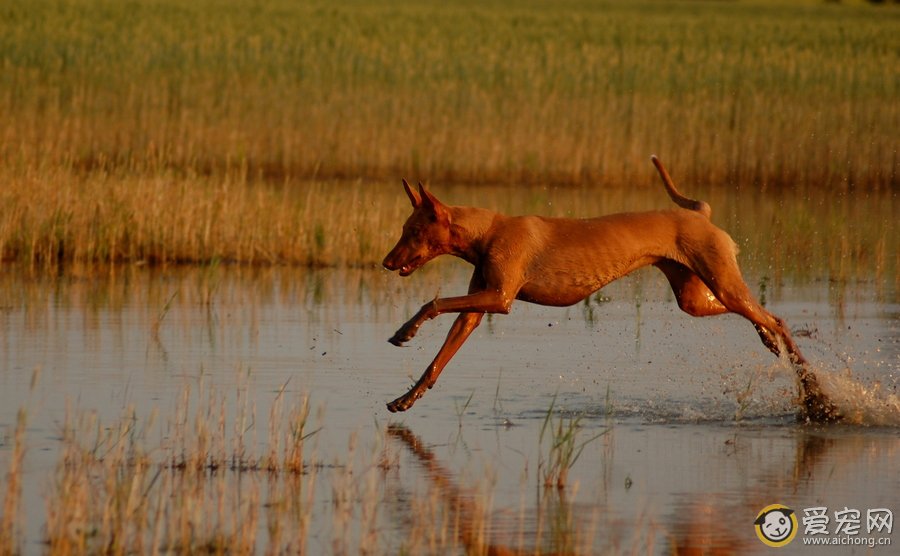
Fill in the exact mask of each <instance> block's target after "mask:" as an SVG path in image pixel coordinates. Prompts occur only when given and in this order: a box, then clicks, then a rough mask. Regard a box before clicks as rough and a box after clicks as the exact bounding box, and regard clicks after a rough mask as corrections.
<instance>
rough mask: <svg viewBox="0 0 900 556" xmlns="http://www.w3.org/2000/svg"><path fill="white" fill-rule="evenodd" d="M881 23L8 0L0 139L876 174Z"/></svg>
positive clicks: (372, 159) (412, 159)
mask: <svg viewBox="0 0 900 556" xmlns="http://www.w3.org/2000/svg"><path fill="white" fill-rule="evenodd" d="M785 4H786V5H785ZM898 36H900V15H898V10H897V9H895V8H894V7H889V6H882V7H876V6H871V5H868V4H864V3H862V2H852V3H851V2H846V3H833V4H826V3H823V2H802V1H800V2H791V3H782V2H767V1H765V0H763V1H751V0H748V1H743V2H664V1H643V2H632V1H606V2H591V1H587V0H571V1H566V2H552V3H544V2H511V1H506V0H493V1H489V2H417V1H407V0H382V1H378V2H344V3H341V4H340V5H334V3H331V2H293V1H288V0H274V1H272V2H251V1H244V0H230V1H226V2H220V1H211V0H201V1H199V2H188V1H186V0H183V1H182V0H136V1H134V2H127V3H122V2H118V1H114V0H80V1H77V2H64V1H56V0H53V1H48V0H27V1H24V0H10V2H7V3H6V5H5V7H4V9H3V11H2V14H0V64H2V65H0V67H2V72H0V113H2V114H4V118H3V121H2V124H0V160H2V162H3V165H4V166H7V167H13V168H18V169H24V168H46V167H48V166H50V167H56V166H60V165H61V166H63V167H66V168H76V169H85V168H89V169H97V168H101V169H107V170H109V169H120V168H124V169H126V170H128V171H131V172H139V173H143V174H147V173H149V174H156V173H158V172H160V171H161V170H162V169H174V170H176V171H178V172H181V173H183V174H184V175H188V176H190V175H193V174H214V175H221V174H222V173H228V172H239V173H250V174H251V175H260V174H261V175H264V176H267V177H271V178H278V179H282V178H284V177H293V178H297V177H304V178H309V177H318V178H322V177H324V178H331V177H352V178H356V177H366V178H395V177H396V176H398V175H400V174H403V175H415V176H422V177H428V178H429V179H432V180H449V181H464V182H476V183H483V182H521V181H531V182H546V181H553V182H558V183H595V182H599V183H604V184H619V183H631V182H633V181H635V180H637V181H642V180H643V181H645V180H646V178H645V177H644V173H643V172H638V171H637V170H636V169H637V168H640V167H642V166H640V165H642V164H643V163H644V161H645V160H646V157H647V156H648V155H649V154H651V153H653V152H656V153H659V154H661V155H663V156H664V160H668V161H670V162H671V163H672V164H677V165H679V166H682V167H684V168H685V169H686V171H687V173H686V174H685V175H684V176H683V177H684V179H686V180H691V181H699V182H704V183H707V182H708V183H732V184H734V183H739V184H755V185H779V186H790V185H793V184H796V183H803V184H815V185H816V187H829V188H830V187H837V186H847V185H848V184H853V185H857V186H861V187H865V188H875V187H882V186H894V185H896V184H897V175H896V173H897V152H896V143H897V141H896V139H897V133H896V130H897V129H898V127H900V103H898V101H897V99H898V98H900V80H898V77H897V73H896V72H895V71H891V69H890V68H896V67H898V65H900V55H898V52H900V49H898V45H900V43H898V39H897V37H898Z"/></svg>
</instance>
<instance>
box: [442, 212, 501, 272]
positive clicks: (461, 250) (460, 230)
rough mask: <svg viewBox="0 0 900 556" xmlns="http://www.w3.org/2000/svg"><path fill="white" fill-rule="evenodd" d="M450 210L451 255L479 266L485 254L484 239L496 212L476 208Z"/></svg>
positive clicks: (496, 215) (495, 216)
mask: <svg viewBox="0 0 900 556" xmlns="http://www.w3.org/2000/svg"><path fill="white" fill-rule="evenodd" d="M448 208H449V209H450V254H451V255H455V256H457V257H459V258H461V259H463V260H465V261H467V262H469V263H472V264H478V261H479V260H480V259H481V255H482V254H483V253H484V239H485V237H487V235H488V230H490V229H491V226H493V224H494V220H495V219H496V218H497V217H498V216H500V215H499V214H497V213H496V212H494V211H491V210H488V209H483V208H475V207H448Z"/></svg>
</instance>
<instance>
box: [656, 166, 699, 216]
mask: <svg viewBox="0 0 900 556" xmlns="http://www.w3.org/2000/svg"><path fill="white" fill-rule="evenodd" d="M650 160H652V161H653V165H654V166H656V170H657V171H658V172H659V177H661V178H662V181H663V185H665V186H666V192H667V193H668V194H669V197H671V198H672V201H674V202H675V204H676V205H678V206H679V207H681V208H684V209H688V210H694V211H697V212H699V213H700V214H702V215H703V216H705V217H707V218H709V217H710V216H711V215H712V207H710V206H709V203H706V202H704V201H695V200H694V199H688V198H687V197H685V196H684V195H682V194H681V193H679V192H678V190H677V189H676V188H675V182H673V181H672V177H671V176H669V172H667V171H666V168H665V166H663V165H662V162H660V161H659V158H657V157H656V155H653V156H651V157H650Z"/></svg>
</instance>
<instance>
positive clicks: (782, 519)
mask: <svg viewBox="0 0 900 556" xmlns="http://www.w3.org/2000/svg"><path fill="white" fill-rule="evenodd" d="M778 523H780V524H782V525H784V518H783V517H782V518H781V519H779V520H778Z"/></svg>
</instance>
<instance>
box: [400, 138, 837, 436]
mask: <svg viewBox="0 0 900 556" xmlns="http://www.w3.org/2000/svg"><path fill="white" fill-rule="evenodd" d="M651 160H652V161H653V164H654V165H655V166H656V169H657V171H658V172H659V175H660V177H661V178H662V181H663V185H664V186H665V189H666V191H667V192H668V194H669V197H670V198H671V199H672V201H673V202H674V203H675V204H676V205H677V206H678V208H674V209H670V210H662V211H649V212H628V213H620V214H611V215H607V216H602V217H598V218H586V219H573V218H546V217H543V216H505V215H502V214H499V213H497V212H494V211H491V210H487V209H483V208H475V207H460V206H447V205H445V204H444V203H442V202H441V201H440V200H438V198H437V197H435V195H434V194H433V193H431V192H430V191H428V190H427V189H425V187H424V186H423V185H422V184H421V183H419V186H418V189H413V188H412V187H411V186H410V185H409V183H408V182H407V181H406V180H405V179H404V180H403V188H404V190H405V191H406V195H407V196H408V197H409V200H410V202H411V203H412V207H413V212H412V214H411V215H410V216H409V218H408V219H407V220H406V222H405V223H404V224H403V232H402V235H401V237H400V240H399V241H398V242H397V244H396V245H395V246H394V248H393V249H391V251H390V253H388V254H387V256H386V257H385V258H384V261H383V263H382V264H383V266H384V267H385V268H386V269H388V270H390V271H399V273H400V275H401V276H409V275H410V274H412V273H413V272H415V271H416V270H417V269H418V268H420V267H422V266H423V265H424V264H426V263H427V262H428V261H430V260H431V259H433V258H435V257H438V256H440V255H453V256H456V257H459V258H461V259H463V260H465V261H467V262H468V263H470V264H472V265H473V266H474V267H475V271H474V272H473V274H472V278H471V280H470V281H469V288H468V294H467V295H463V296H458V297H436V298H435V299H433V300H431V301H429V302H428V303H426V304H424V305H423V306H422V308H421V309H420V310H419V311H418V312H417V313H416V314H415V315H414V316H413V317H412V318H411V319H409V321H407V322H406V323H405V324H404V325H403V326H401V327H400V328H399V329H398V330H397V332H396V333H395V334H394V335H393V336H392V337H391V338H390V340H388V341H389V342H390V343H392V344H394V345H397V346H401V345H403V344H404V343H405V342H408V341H409V340H411V339H412V338H413V337H414V336H415V335H416V332H417V331H418V330H419V327H420V326H421V325H422V323H424V322H425V321H427V320H429V319H433V318H434V317H436V316H438V315H441V314H443V313H459V316H457V318H456V321H455V322H454V323H453V325H452V326H451V327H450V332H449V333H448V334H447V339H446V340H445V341H444V344H443V346H442V347H441V349H440V350H439V351H438V354H437V356H436V357H435V358H434V360H433V361H432V362H431V364H430V365H429V366H428V368H427V369H426V370H425V372H424V373H423V374H422V377H421V378H420V379H419V380H418V381H417V382H416V383H415V385H413V387H412V388H411V389H410V390H409V391H408V392H406V393H405V394H403V395H402V396H400V397H399V398H397V399H395V400H394V401H392V402H390V403H389V404H388V405H387V407H388V410H389V411H391V412H397V411H406V410H407V409H409V408H410V407H412V405H413V404H414V403H415V402H416V400H418V399H419V398H421V397H422V395H424V393H425V391H426V390H427V389H429V388H431V387H432V386H434V384H435V381H437V378H438V376H439V375H440V374H441V371H442V370H443V369H444V367H445V366H446V365H447V363H448V362H449V361H450V359H451V358H452V357H453V355H454V354H455V353H456V352H457V350H459V348H460V346H462V344H463V343H464V342H465V341H466V339H467V338H468V337H469V335H470V334H471V333H472V331H473V330H475V328H476V327H477V326H478V325H479V323H480V322H481V319H482V317H484V315H485V313H501V314H507V313H509V310H510V307H511V306H512V304H513V301H515V300H517V299H519V300H522V301H527V302H530V303H537V304H540V305H550V306H558V307H563V306H568V305H572V304H575V303H577V302H579V301H581V300H583V299H584V298H585V297H587V296H589V295H591V294H592V293H594V292H595V291H597V290H599V289H600V288H602V287H603V286H605V285H606V284H608V283H610V282H612V281H613V280H616V279H618V278H621V277H622V276H625V275H626V274H628V273H630V272H632V271H634V270H636V269H638V268H641V267H644V266H648V265H653V266H655V267H656V268H658V269H660V270H661V271H662V272H663V274H664V275H665V276H666V278H667V279H668V280H669V284H670V285H671V286H672V291H673V292H674V294H675V298H676V299H677V301H678V306H679V307H680V308H681V309H682V310H683V311H685V312H686V313H688V314H689V315H693V316H697V317H705V316H712V315H720V314H722V313H728V312H732V313H737V314H739V315H741V316H742V317H744V318H746V319H747V320H749V321H750V322H751V323H753V326H754V327H756V331H757V333H758V334H759V337H760V339H761V340H762V342H763V344H765V346H766V347H767V348H768V349H769V350H770V351H771V352H772V353H774V354H775V355H776V356H780V355H781V354H782V352H783V351H786V352H787V357H788V359H789V360H790V362H791V364H792V366H793V368H794V370H795V371H796V373H797V378H798V390H799V402H800V412H799V415H798V417H799V418H800V419H801V420H809V421H817V422H822V421H834V420H837V419H838V418H839V414H838V411H837V408H836V407H835V406H834V404H833V403H832V402H831V400H830V399H829V398H828V397H827V396H826V395H825V393H824V392H823V391H822V389H821V387H820V386H819V383H818V380H817V378H816V376H815V374H813V373H812V372H811V371H810V370H809V364H808V362H807V361H806V359H805V358H804V357H803V355H802V354H801V352H800V349H799V348H798V347H797V344H796V343H794V340H793V338H791V334H790V332H789V330H788V327H787V325H786V324H785V322H784V321H783V320H782V319H780V318H778V317H776V316H775V315H773V314H771V313H769V312H768V311H766V310H765V309H764V308H763V307H762V306H761V305H760V304H759V303H758V302H757V301H756V299H755V298H754V297H753V295H752V294H751V293H750V290H749V288H748V287H747V285H746V284H745V283H744V280H743V278H742V277H741V271H740V269H739V268H738V264H737V246H736V245H735V243H734V241H733V240H732V239H731V237H730V236H729V235H728V234H727V233H725V232H724V231H723V230H721V229H720V228H718V227H716V226H715V225H714V224H713V223H712V222H711V221H710V215H711V213H712V209H711V208H710V206H709V205H708V204H707V203H705V202H703V201H696V200H693V199H689V198H687V197H685V196H683V195H682V194H681V193H679V192H678V190H677V189H676V187H675V184H674V183H673V181H672V178H671V177H670V176H669V173H668V172H667V171H666V169H665V167H663V165H662V163H661V162H660V161H659V159H658V158H657V157H656V156H653V157H651Z"/></svg>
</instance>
